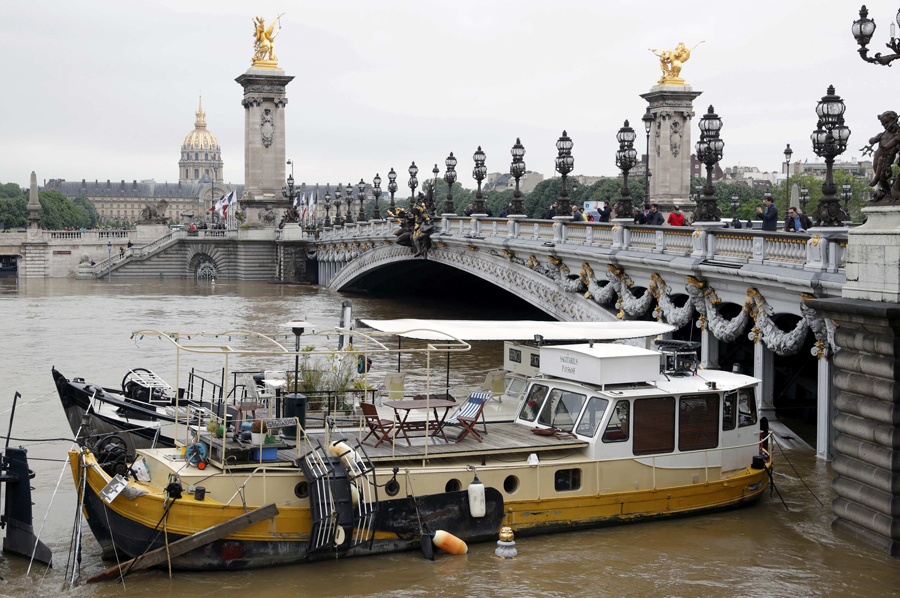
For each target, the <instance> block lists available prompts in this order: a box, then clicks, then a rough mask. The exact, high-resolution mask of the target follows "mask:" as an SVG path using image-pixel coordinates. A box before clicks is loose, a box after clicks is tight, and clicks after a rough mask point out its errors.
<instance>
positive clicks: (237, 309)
mask: <svg viewBox="0 0 900 598" xmlns="http://www.w3.org/2000/svg"><path fill="white" fill-rule="evenodd" d="M345 298H348V297H347V296H344V295H341V294H339V293H335V292H332V291H329V290H327V289H321V288H318V287H301V286H280V285H268V284H259V283H236V282H220V283H219V284H217V285H215V286H208V285H201V284H198V283H197V282H195V281H192V280H187V281H182V280H164V281H161V280H151V281H116V280H113V282H112V283H107V282H106V281H75V280H52V279H51V280H36V281H27V282H23V284H22V286H21V287H16V285H15V280H14V279H0V332H2V337H0V430H3V433H5V430H6V426H7V421H8V417H9V408H10V406H11V404H12V396H13V393H14V392H15V391H17V390H18V391H19V392H21V393H22V395H23V397H22V399H21V402H20V407H19V408H18V409H17V412H16V420H15V426H14V429H13V432H14V433H13V436H16V437H21V438H50V437H71V435H72V434H71V430H69V427H68V425H67V423H66V419H65V417H64V415H63V411H62V408H61V406H60V404H59V400H58V398H57V396H56V393H55V390H54V387H53V382H52V379H51V377H50V368H51V366H54V365H55V366H56V367H57V369H59V370H60V371H62V372H63V373H64V374H65V375H66V376H68V377H70V378H71V377H75V376H80V377H84V378H86V379H88V380H89V381H94V382H98V383H101V384H103V385H104V386H118V385H119V384H120V382H121V379H122V377H123V376H124V374H125V372H126V371H127V370H128V369H129V368H133V367H147V368H150V369H153V370H155V371H157V373H159V374H160V375H162V376H163V377H166V378H168V379H170V380H171V381H174V377H173V376H174V367H175V365H174V351H172V350H171V349H170V347H169V346H168V345H167V343H165V341H160V340H158V339H156V338H149V337H148V338H145V339H144V340H143V341H140V340H139V339H131V338H129V337H130V336H131V331H132V330H134V329H136V328H143V327H150V328H161V329H165V330H204V331H213V330H225V329H229V328H248V329H254V330H266V329H271V328H272V326H273V325H275V324H279V323H282V322H285V321H288V320H291V319H294V318H297V317H305V318H306V319H308V320H311V321H313V322H314V323H316V324H318V325H320V326H322V327H325V326H328V327H331V326H334V325H335V324H336V323H337V321H338V317H339V313H340V305H341V300H342V299H345ZM350 298H352V299H353V301H354V308H355V311H354V315H355V316H357V317H373V318H396V317H421V318H429V317H431V318H466V317H472V316H471V308H470V307H468V306H463V305H446V304H444V303H443V302H438V301H434V300H428V301H423V302H413V301H410V300H398V299H386V298H376V297H350ZM478 314H479V317H498V316H499V312H495V313H492V309H491V308H488V307H487V306H481V307H479V309H478ZM507 315H508V314H507ZM453 360H454V361H453V372H452V373H451V385H452V386H456V385H461V386H465V385H473V384H475V383H477V382H480V380H481V379H482V378H483V377H484V372H486V371H488V370H490V369H494V368H496V367H498V366H500V365H501V363H502V355H501V346H500V344H498V343H480V344H476V345H475V346H474V347H473V349H472V351H471V352H470V353H468V354H465V355H458V356H454V358H453ZM246 365H247V366H248V369H249V368H250V367H264V366H266V365H267V364H266V363H247V364H246ZM415 365H416V364H414V363H410V364H408V366H407V367H415ZM196 367H197V369H201V370H203V369H207V370H210V371H213V370H215V369H216V368H218V367H221V364H219V363H216V362H212V361H210V362H209V363H203V362H198V363H197V364H196ZM390 367H395V364H388V363H382V362H381V361H380V360H376V363H375V368H376V369H377V368H390ZM283 368H284V366H282V368H281V369H283ZM13 444H23V445H25V446H27V447H28V448H29V457H30V458H32V467H33V469H34V470H35V471H36V472H37V478H36V479H35V480H33V482H32V483H33V485H34V487H35V491H34V497H33V499H34V502H35V507H34V510H35V527H36V528H38V527H40V526H41V524H42V520H43V519H44V517H45V514H46V521H45V522H44V530H43V532H42V535H41V538H42V540H44V541H45V542H46V543H47V544H48V546H50V548H51V549H52V550H53V552H54V559H55V567H54V568H52V569H50V570H45V569H44V568H43V567H40V566H37V565H35V566H34V567H33V568H32V571H31V573H30V574H28V575H26V569H27V566H28V563H27V561H24V560H22V559H18V558H14V557H10V556H3V557H0V576H2V577H3V578H4V581H2V582H0V596H15V597H17V598H19V597H30V596H62V595H66V596H97V597H99V596H121V595H128V596H130V597H136V598H137V597H144V596H146V597H150V596H154V597H158V596H184V597H186V598H187V597H192V598H193V597H195V596H197V597H199V596H212V595H215V596H217V597H218V598H226V596H228V597H229V598H231V597H234V598H238V597H242V596H254V597H262V596H273V597H274V596H291V597H304V596H316V597H330V596H334V597H344V596H397V597H412V596H486V595H487V596H491V595H492V596H498V597H499V596H504V597H505V596H541V597H551V596H616V597H620V596H704V597H705V596H709V597H718V596H722V597H729V598H730V597H735V596H868V597H877V596H895V595H900V560H898V559H892V558H890V557H888V556H885V555H884V554H882V553H880V552H877V551H875V550H874V549H871V548H869V547H867V546H864V545H861V544H858V543H857V542H855V541H854V540H853V539H851V538H848V537H846V536H843V535H841V534H838V533H835V532H834V531H832V529H831V526H830V524H831V520H832V515H831V512H830V509H829V506H828V505H829V504H830V502H831V499H832V498H833V494H832V492H831V478H832V472H831V468H830V467H829V466H828V464H826V463H825V462H823V461H820V460H817V459H816V458H815V455H814V454H812V453H811V452H806V451H800V450H790V451H785V452H784V453H782V451H780V450H776V454H775V462H776V473H775V482H776V484H777V486H778V489H779V490H780V491H781V494H782V495H783V497H784V499H785V502H786V504H787V507H788V508H789V509H790V510H789V511H788V510H786V509H785V506H784V505H782V503H781V501H780V500H779V499H778V497H777V495H776V496H772V497H769V496H768V495H767V496H766V497H765V498H764V499H763V501H762V502H761V503H759V504H757V505H755V506H752V507H749V508H745V509H742V510H738V511H731V512H725V513H718V514H713V515H706V516H698V517H691V518H684V519H676V520H670V521H660V522H649V523H641V524H634V525H627V526H620V527H613V528H605V529H599V530H593V531H586V532H578V533H569V534H557V535H552V536H544V537H538V538H524V539H520V540H519V541H518V543H517V548H518V550H519V558H518V559H517V560H514V561H498V560H496V559H494V558H493V551H494V545H493V544H479V545H474V546H471V547H470V552H469V554H467V555H464V556H449V555H438V557H437V560H435V561H434V562H429V561H426V560H424V559H423V558H422V557H421V555H420V554H419V553H405V554H395V555H389V556H380V557H372V558H363V559H354V560H342V561H334V562H325V563H318V564H313V565H300V566H293V567H283V568H277V569H267V570H255V571H246V572H225V573H222V572H216V573H183V572H177V571H176V572H175V573H174V575H173V578H172V579H169V576H168V574H167V573H166V572H164V571H150V572H141V573H137V574H134V575H133V576H129V577H128V578H126V584H125V587H124V588H123V587H122V586H121V585H117V584H115V583H106V584H104V585H92V586H83V587H78V588H75V589H72V590H69V589H65V587H64V580H63V570H64V568H65V567H64V566H65V562H66V556H67V553H68V548H69V543H70V538H71V533H72V526H73V521H74V518H75V502H76V497H75V492H74V485H73V482H72V479H71V475H70V474H69V473H68V471H67V472H65V473H64V474H63V475H62V478H61V479H62V481H61V483H60V485H59V490H58V491H57V492H56V493H55V496H54V489H55V487H56V484H57V480H58V479H60V471H61V468H62V463H60V462H59V461H57V460H59V459H61V458H63V456H64V455H65V451H66V449H67V448H68V446H69V445H68V444H67V443H62V442H45V443H32V442H25V443H15V442H14V443H13ZM37 459H47V460H40V461H39V460H37ZM786 460H790V462H791V463H792V464H793V467H794V468H796V471H794V469H792V468H791V467H790V466H789V465H788V463H787V461H786ZM798 473H799V476H801V477H802V478H803V480H804V481H805V482H806V484H807V485H808V486H809V487H810V489H811V491H812V492H814V493H815V494H816V495H817V496H818V498H819V499H820V500H821V501H822V503H823V505H824V506H821V505H819V503H818V502H817V501H816V499H815V498H814V497H813V495H812V494H811V493H810V491H809V490H807V489H806V488H805V487H804V485H803V484H802V483H801V481H800V479H799V477H798ZM51 499H52V506H51ZM84 529H85V538H84V554H83V559H84V560H83V563H82V569H83V571H84V573H85V574H86V576H87V575H91V574H94V573H97V572H99V571H101V570H103V569H105V568H106V567H108V564H107V563H104V562H103V561H102V560H101V559H100V549H99V547H98V546H97V544H96V542H95V541H94V539H93V537H92V536H91V535H90V532H89V530H88V528H87V526H85V528H84Z"/></svg>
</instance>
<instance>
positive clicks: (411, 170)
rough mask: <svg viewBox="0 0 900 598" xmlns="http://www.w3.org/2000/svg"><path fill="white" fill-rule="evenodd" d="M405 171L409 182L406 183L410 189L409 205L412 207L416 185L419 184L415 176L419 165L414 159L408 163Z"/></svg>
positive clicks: (414, 200)
mask: <svg viewBox="0 0 900 598" xmlns="http://www.w3.org/2000/svg"><path fill="white" fill-rule="evenodd" d="M407 172H409V182H408V183H407V185H408V186H409V191H410V196H409V207H410V208H412V207H413V206H414V205H416V187H418V186H419V179H417V178H416V175H417V174H419V167H418V166H416V163H415V161H414V162H413V163H412V164H410V165H409V170H408V171H407Z"/></svg>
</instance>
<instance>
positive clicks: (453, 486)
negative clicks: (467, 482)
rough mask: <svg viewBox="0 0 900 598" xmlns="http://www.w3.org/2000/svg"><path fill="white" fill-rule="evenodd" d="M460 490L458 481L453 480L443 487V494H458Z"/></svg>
mask: <svg viewBox="0 0 900 598" xmlns="http://www.w3.org/2000/svg"><path fill="white" fill-rule="evenodd" d="M460 488H461V486H460V483H459V480H457V479H456V478H453V479H451V480H448V481H447V485H446V486H444V492H459V489H460Z"/></svg>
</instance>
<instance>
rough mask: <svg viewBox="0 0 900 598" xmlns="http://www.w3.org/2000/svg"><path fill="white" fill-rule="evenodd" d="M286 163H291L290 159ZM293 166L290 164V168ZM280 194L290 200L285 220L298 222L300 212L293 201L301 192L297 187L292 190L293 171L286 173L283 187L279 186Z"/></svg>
mask: <svg viewBox="0 0 900 598" xmlns="http://www.w3.org/2000/svg"><path fill="white" fill-rule="evenodd" d="M288 164H291V161H290V160H288ZM293 168H294V165H293V164H291V170H293ZM281 195H282V196H283V197H284V198H285V199H288V200H290V202H291V205H290V207H289V208H288V218H287V220H286V221H285V222H299V221H300V214H299V212H298V210H297V206H296V205H294V202H295V201H296V199H297V198H298V197H300V195H301V193H300V190H299V189H297V190H296V191H294V173H293V172H292V173H291V174H289V175H288V178H287V185H285V186H284V187H282V188H281Z"/></svg>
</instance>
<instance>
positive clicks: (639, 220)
mask: <svg viewBox="0 0 900 598" xmlns="http://www.w3.org/2000/svg"><path fill="white" fill-rule="evenodd" d="M631 215H632V216H633V217H634V223H635V224H647V217H646V216H644V213H643V212H642V211H641V210H640V208H638V207H637V206H634V207H633V208H631Z"/></svg>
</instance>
